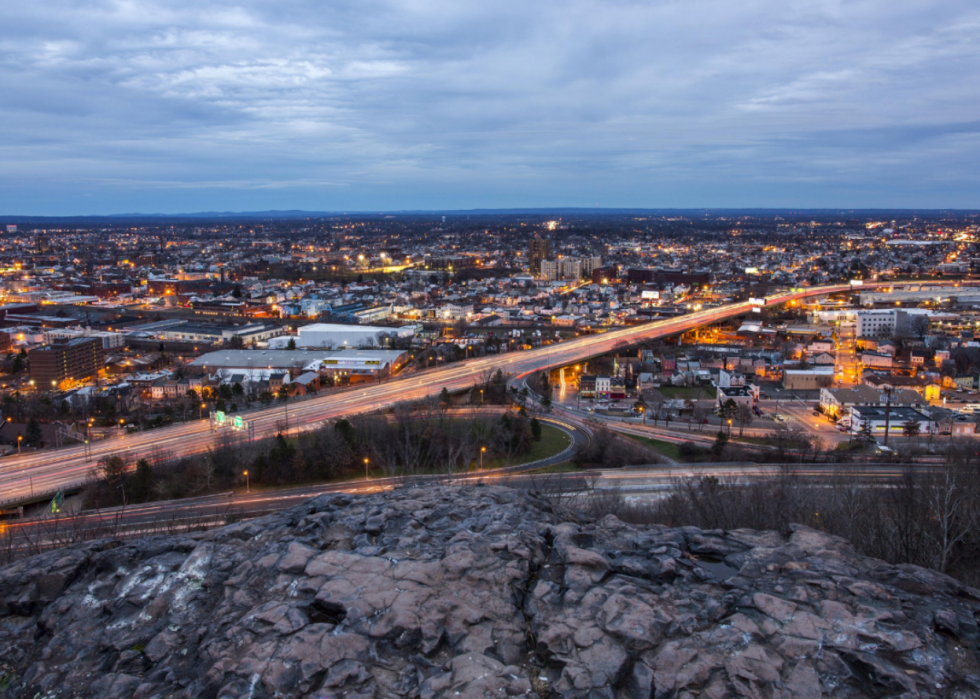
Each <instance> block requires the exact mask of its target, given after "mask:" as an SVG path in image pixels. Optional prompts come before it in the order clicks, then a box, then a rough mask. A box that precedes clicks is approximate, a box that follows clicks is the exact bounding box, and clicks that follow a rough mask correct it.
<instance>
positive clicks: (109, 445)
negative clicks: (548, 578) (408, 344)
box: [0, 282, 887, 505]
mask: <svg viewBox="0 0 980 699" xmlns="http://www.w3.org/2000/svg"><path fill="white" fill-rule="evenodd" d="M877 286H887V285H886V284H883V283H879V282H873V283H868V284H865V286H864V287H863V288H865V289H867V288H873V287H877ZM850 290H851V287H850V285H847V284H839V285H833V286H824V287H811V288H804V289H800V290H798V291H794V292H787V293H781V294H775V295H772V296H768V297H766V298H767V300H766V304H767V305H777V304H781V303H786V302H788V301H793V300H799V299H804V298H809V297H813V296H825V295H828V294H835V293H844V292H848V291H850ZM751 310H752V305H751V304H750V303H748V302H740V303H733V304H729V305H727V306H719V307H717V308H711V309H705V310H701V311H697V312H695V313H691V314H689V315H684V316H678V317H675V318H669V319H665V320H660V321H655V322H652V323H647V324H645V325H641V326H637V327H629V328H622V329H618V330H612V331H610V332H606V333H602V334H598V335H587V336H585V337H578V338H575V339H572V340H568V341H566V342H562V343H560V344H555V345H549V346H547V347H542V348H540V349H537V350H532V351H526V352H506V353H502V354H498V355H493V356H488V357H480V358H476V359H471V360H468V361H465V362H459V363H456V364H454V365H451V366H448V367H443V368H440V367H436V368H434V369H429V370H425V371H422V372H419V373H416V374H411V375H409V376H406V377H404V378H396V379H393V380H391V381H387V382H385V383H379V384H374V385H371V386H365V387H363V388H357V389H351V390H348V391H343V392H339V393H332V394H328V395H323V396H318V397H315V398H312V399H308V400H304V401H302V402H297V403H294V404H292V405H291V406H290V408H289V421H290V426H291V431H293V430H295V429H299V430H308V429H313V428H316V427H317V426H319V425H320V424H322V423H323V422H325V421H327V420H331V419H334V418H338V417H342V416H345V415H352V414H356V413H362V412H369V411H372V410H378V409H380V408H386V407H390V406H392V405H395V404H396V403H401V402H405V401H415V400H421V399H423V398H427V397H430V396H432V395H435V394H436V393H438V392H439V391H441V390H442V389H443V388H446V389H448V390H450V391H456V390H465V389H468V388H470V387H472V386H473V385H475V384H476V383H478V382H479V381H481V380H482V378H483V376H484V374H485V372H486V373H495V372H496V371H497V370H500V371H502V372H504V373H507V374H513V375H520V374H523V373H526V372H529V371H541V370H545V369H552V368H558V367H562V366H565V365H568V364H574V363H575V362H577V361H581V360H583V359H588V358H590V357H594V356H598V355H602V354H606V353H608V352H611V351H613V350H616V349H619V348H621V347H626V346H628V345H630V344H633V343H637V342H642V341H646V340H652V339H657V338H662V337H667V336H670V335H676V334H679V333H682V332H686V331H687V330H691V329H693V328H696V327H699V326H701V325H706V324H710V323H714V322H718V321H721V320H726V319H728V318H733V317H736V316H739V315H742V314H745V313H749V312H751ZM282 417H283V410H282V408H280V407H275V408H266V409H261V410H256V411H251V412H249V413H247V414H246V418H247V419H248V420H249V421H250V422H252V423H253V424H254V425H255V435H256V437H257V438H262V437H267V436H271V435H273V434H275V433H276V432H277V431H278V429H279V426H280V423H281V422H282ZM217 437H218V435H217V434H216V433H213V432H211V430H210V427H209V424H208V421H207V420H198V421H195V422H187V423H183V424H179V425H174V426H172V427H166V428H160V429H156V430H148V431H145V432H137V433H134V434H131V435H126V436H125V437H123V438H120V439H112V440H104V441H101V442H94V443H91V444H89V445H88V449H89V454H88V455H86V453H85V450H86V447H85V445H79V446H74V447H66V448H62V449H57V450H51V451H40V452H36V453H32V454H24V455H20V456H11V457H7V458H5V459H3V460H0V505H3V504H4V503H15V502H18V501H24V500H26V499H28V498H29V497H30V496H31V493H32V488H33V492H34V493H35V494H53V493H54V492H56V491H58V490H61V489H68V488H73V487H77V486H79V485H81V484H82V483H84V482H86V481H88V480H91V479H92V477H93V469H94V468H95V467H96V466H97V464H98V462H99V459H101V458H102V457H104V456H111V455H114V454H126V455H127V456H128V457H129V458H130V459H131V460H135V459H136V458H142V457H146V458H153V455H154V453H157V452H160V453H165V454H168V455H175V456H182V455H187V454H194V453H201V452H204V451H205V450H207V449H208V448H210V447H213V446H214V445H215V444H216V442H217Z"/></svg>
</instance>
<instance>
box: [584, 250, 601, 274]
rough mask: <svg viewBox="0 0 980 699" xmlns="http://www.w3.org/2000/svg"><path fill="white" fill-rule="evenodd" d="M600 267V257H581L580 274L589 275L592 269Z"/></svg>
mask: <svg viewBox="0 0 980 699" xmlns="http://www.w3.org/2000/svg"><path fill="white" fill-rule="evenodd" d="M600 267H602V258H601V257H598V256H595V255H592V256H590V257H584V258H582V275H583V276H586V277H591V276H592V272H593V271H594V270H597V269H599V268H600Z"/></svg>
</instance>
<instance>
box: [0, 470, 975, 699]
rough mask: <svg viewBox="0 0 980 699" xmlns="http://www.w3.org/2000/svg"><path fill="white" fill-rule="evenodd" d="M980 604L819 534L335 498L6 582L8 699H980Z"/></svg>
mask: <svg viewBox="0 0 980 699" xmlns="http://www.w3.org/2000/svg"><path fill="white" fill-rule="evenodd" d="M978 595H980V593H978V591H977V590H974V589H971V588H967V587H964V586H963V585H960V584H959V583H957V582H956V581H954V580H952V579H950V578H948V577H946V576H943V575H939V574H936V573H933V572H930V571H928V570H923V569H921V568H916V567H912V566H892V565H887V564H885V563H882V562H881V561H877V560H873V559H869V558H865V557H863V556H859V555H857V554H856V553H855V552H854V551H853V549H852V548H851V547H850V545H849V544H848V543H847V542H845V541H843V540H841V539H837V538H834V537H830V536H826V535H823V534H820V533H818V532H815V531H812V530H809V529H806V528H802V527H801V528H797V529H796V530H795V532H794V533H793V534H792V535H791V536H790V537H789V538H788V539H784V538H783V537H781V536H779V535H778V534H775V533H772V532H753V531H744V530H742V531H729V532H722V531H701V530H698V529H693V528H681V529H667V528H663V527H656V526H647V527H635V526H628V525H625V524H623V523H622V522H620V521H619V520H617V519H615V518H614V517H607V518H605V519H603V520H602V521H600V522H597V523H588V522H572V521H567V519H566V518H563V517H562V516H559V515H557V514H556V513H555V512H553V511H552V509H551V507H550V506H549V505H548V503H546V502H545V501H543V500H539V499H537V498H535V497H533V496H530V495H527V494H525V493H521V492H518V491H514V490H510V489H507V488H500V487H489V486H488V487H467V488H452V487H429V488H424V489H422V488H406V489H402V490H396V491H394V492H390V493H385V494H379V495H372V496H364V497H354V496H346V495H325V496H322V497H319V498H317V499H315V500H312V501H310V502H308V503H306V504H304V505H302V506H299V507H294V508H292V509H290V510H286V511H284V512H282V513H279V514H276V515H271V516H268V517H264V518H262V519H258V520H254V521H250V522H245V523H241V524H235V525H231V526H227V527H224V528H222V529H218V530H214V531H211V532H207V533H201V534H196V535H191V536H176V537H156V538H152V539H146V540H142V541H135V542H118V541H101V542H96V543H92V544H88V545H84V546H77V547H74V548H69V549H62V550H58V551H54V552H51V553H48V554H45V555H41V556H37V557H34V558H31V559H29V560H25V561H22V562H19V563H16V564H14V565H11V566H8V567H6V568H3V569H0V598H2V601H0V663H2V665H0V672H6V674H7V677H8V678H11V676H12V679H10V681H9V685H6V686H5V688H4V689H3V690H2V691H0V697H4V698H6V697H28V698H31V699H33V698H34V697H108V698H113V697H120V698H122V697H125V698H127V699H129V698H130V697H133V698H135V699H141V698H143V697H222V698H225V697H227V698H232V697H254V698H266V697H268V698H271V697H306V696H310V697H424V698H426V699H428V698H430V697H454V698H457V697H462V698H467V697H510V696H532V697H533V696H540V697H597V698H598V697H617V698H619V697H630V698H631V699H648V698H649V697H658V698H659V697H702V698H703V697H711V698H716V697H729V696H732V697H734V696H745V697H765V698H778V697H787V698H788V697H795V698H796V697H798V698H803V699H809V698H814V699H815V698H817V697H822V696H828V697H829V696H834V697H932V696H942V697H964V698H965V697H980V665H978V655H977V641H978V627H977V621H976V615H977V613H978V612H980V597H978ZM0 687H4V685H0Z"/></svg>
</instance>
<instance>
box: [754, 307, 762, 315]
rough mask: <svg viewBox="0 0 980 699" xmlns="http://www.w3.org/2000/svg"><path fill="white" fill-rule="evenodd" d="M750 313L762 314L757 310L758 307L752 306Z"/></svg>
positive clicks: (760, 310) (759, 309)
mask: <svg viewBox="0 0 980 699" xmlns="http://www.w3.org/2000/svg"><path fill="white" fill-rule="evenodd" d="M752 312H753V313H762V309H761V308H759V307H758V306H753V307H752Z"/></svg>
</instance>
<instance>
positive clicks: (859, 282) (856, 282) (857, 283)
mask: <svg viewBox="0 0 980 699" xmlns="http://www.w3.org/2000/svg"><path fill="white" fill-rule="evenodd" d="M851 286H864V280H862V279H852V280H851Z"/></svg>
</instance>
